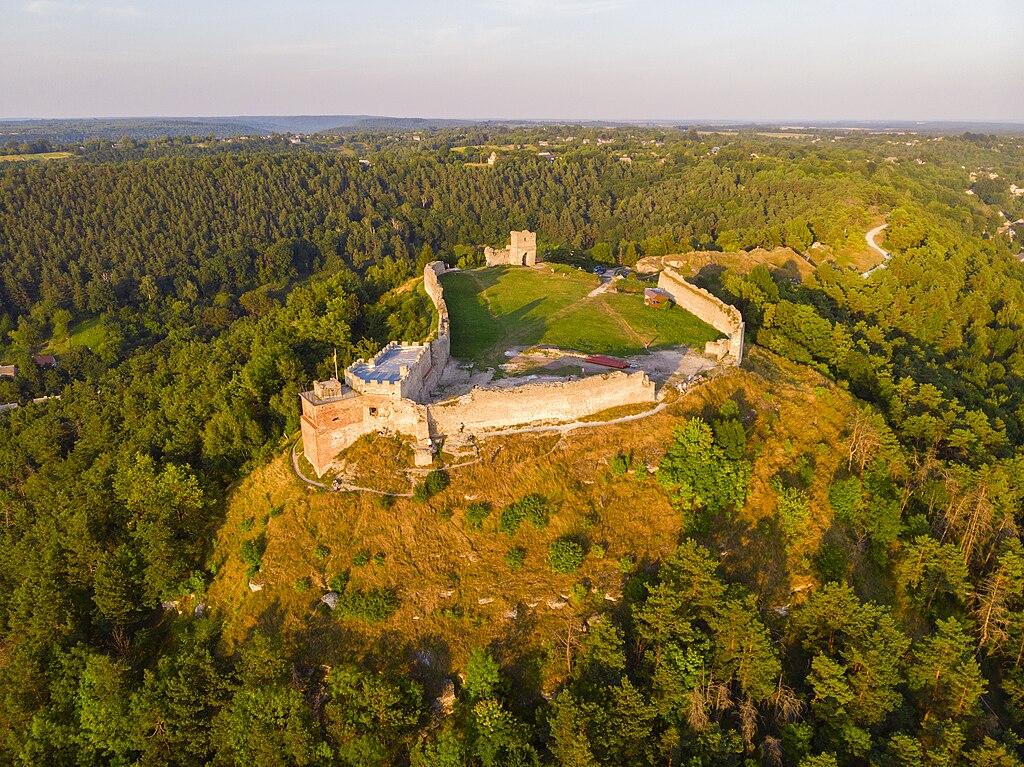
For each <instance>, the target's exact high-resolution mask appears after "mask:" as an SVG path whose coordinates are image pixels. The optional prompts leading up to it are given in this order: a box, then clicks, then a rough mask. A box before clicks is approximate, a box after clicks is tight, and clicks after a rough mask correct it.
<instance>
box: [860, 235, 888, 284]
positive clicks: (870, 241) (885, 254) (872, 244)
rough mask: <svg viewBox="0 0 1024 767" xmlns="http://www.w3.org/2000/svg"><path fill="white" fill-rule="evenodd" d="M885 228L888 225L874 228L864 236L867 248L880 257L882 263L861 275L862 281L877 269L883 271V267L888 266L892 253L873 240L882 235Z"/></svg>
mask: <svg viewBox="0 0 1024 767" xmlns="http://www.w3.org/2000/svg"><path fill="white" fill-rule="evenodd" d="M887 226H889V225H888V224H882V225H881V226H876V227H875V228H874V229H872V230H871V231H870V232H868V233H867V234H865V235H864V240H865V241H866V242H867V244H868V247H869V248H871V249H872V250H873V251H875V252H876V253H878V254H879V255H881V256H882V263H880V264H878V265H877V266H873V267H871V268H870V269H868V270H867V271H866V272H864V273H863V274H862V275H861V277H863V278H864V279H867V278H868V277H870V276H871V275H872V274H874V273H875V272H877V271H878V270H879V269H885V267H886V266H888V264H889V259H890V258H892V253H889V252H888V251H887V250H885V249H884V248H881V247H879V245H878V243H877V242H875V238H876V237H877V236H878V235H880V234H881V233H882V230H883V229H885V228H886V227H887Z"/></svg>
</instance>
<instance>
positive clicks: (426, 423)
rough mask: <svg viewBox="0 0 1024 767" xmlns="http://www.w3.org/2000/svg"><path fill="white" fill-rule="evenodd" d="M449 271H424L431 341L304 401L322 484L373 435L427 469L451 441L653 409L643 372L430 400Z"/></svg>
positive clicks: (438, 266)
mask: <svg viewBox="0 0 1024 767" xmlns="http://www.w3.org/2000/svg"><path fill="white" fill-rule="evenodd" d="M514 234H515V233H513V235H514ZM514 241H515V238H514V236H513V242H514ZM444 271H445V265H444V264H443V263H441V262H440V261H434V262H432V263H430V264H427V266H426V268H425V269H424V270H423V282H424V287H425V289H426V292H427V295H428V296H430V299H431V301H433V302H434V306H435V307H437V316H438V323H437V331H436V333H434V334H432V337H431V338H430V339H428V340H427V341H424V342H423V343H405V342H403V343H400V344H398V343H390V344H388V345H387V346H385V347H384V348H383V349H381V350H380V352H378V353H377V354H376V355H374V357H373V358H372V359H369V360H363V359H360V360H356V361H355V362H354V363H352V364H351V365H349V367H348V368H347V369H346V370H345V375H344V376H343V378H344V381H339V380H337V379H335V378H332V379H329V380H327V381H314V382H313V389H312V391H306V392H302V393H301V394H300V395H299V396H300V398H301V400H302V445H303V450H304V452H305V455H306V458H307V459H308V460H309V462H310V463H311V464H312V465H313V469H314V470H315V471H316V473H317V476H323V474H324V472H325V471H326V470H327V469H328V467H329V466H330V465H331V461H333V460H334V459H335V458H336V457H337V455H338V454H339V453H340V452H341V451H342V450H344V449H345V448H347V447H348V446H349V445H351V444H352V443H353V442H355V441H356V440H357V439H359V438H360V437H361V436H363V435H364V434H371V433H373V432H397V433H400V434H404V435H407V436H409V437H411V438H412V439H413V448H414V451H415V460H416V465H417V466H429V465H430V463H431V462H432V461H433V454H434V449H435V448H436V446H437V445H439V444H440V442H441V441H442V440H443V439H446V438H450V439H453V440H455V441H457V442H465V441H466V440H467V439H469V438H470V437H471V436H473V435H481V436H483V435H484V434H485V433H486V432H487V431H493V430H496V429H503V428H509V427H513V426H520V425H528V424H536V423H564V422H567V421H575V420H578V419H579V418H582V417H584V416H587V415H591V414H593V413H597V412H599V411H601V410H607V409H608V408H613V407H618V406H620V405H629V404H635V403H640V402H654V401H655V391H654V383H653V382H652V381H651V380H650V379H649V378H648V377H647V374H646V373H642V372H637V373H623V372H614V373H606V374H603V375H596V376H590V377H588V378H584V379H582V380H571V381H563V382H555V383H538V384H525V385H523V386H517V387H513V388H505V389H496V388H495V389H491V388H486V387H477V388H474V389H472V390H471V391H470V392H469V393H467V394H464V395H462V396H460V397H453V398H450V399H447V400H441V401H434V400H432V394H433V392H434V390H435V389H436V387H437V385H438V382H439V381H440V379H441V373H442V371H443V370H444V367H445V365H446V364H447V363H448V360H449V355H450V351H451V338H450V335H449V325H448V307H447V305H446V304H445V301H444V291H443V289H442V287H441V282H440V280H439V279H438V277H439V275H441V274H443V273H444Z"/></svg>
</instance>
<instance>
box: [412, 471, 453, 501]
mask: <svg viewBox="0 0 1024 767" xmlns="http://www.w3.org/2000/svg"><path fill="white" fill-rule="evenodd" d="M450 483H451V480H450V479H449V478H448V472H446V471H440V470H437V469H435V470H434V471H432V472H430V473H429V474H427V476H426V477H425V478H424V480H423V481H422V482H420V483H418V484H417V485H416V487H414V488H413V491H412V497H413V498H414V499H416V500H417V501H419V502H420V503H425V502H426V501H429V500H430V499H431V498H432V497H433V496H435V495H437V494H438V493H440V492H441V491H442V490H444V489H445V488H446V487H448V485H449V484H450Z"/></svg>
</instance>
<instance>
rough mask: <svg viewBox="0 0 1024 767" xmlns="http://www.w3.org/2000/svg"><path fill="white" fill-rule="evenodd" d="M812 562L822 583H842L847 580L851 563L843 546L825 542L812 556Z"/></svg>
mask: <svg viewBox="0 0 1024 767" xmlns="http://www.w3.org/2000/svg"><path fill="white" fill-rule="evenodd" d="M812 562H813V563H814V569H815V570H816V571H817V573H818V577H819V578H821V582H822V583H842V582H844V581H845V580H846V574H847V571H848V569H849V565H848V563H847V560H846V551H845V550H844V549H843V547H842V546H836V545H835V544H833V543H823V544H822V545H821V548H820V549H818V551H817V552H816V553H815V554H814V556H813V557H812Z"/></svg>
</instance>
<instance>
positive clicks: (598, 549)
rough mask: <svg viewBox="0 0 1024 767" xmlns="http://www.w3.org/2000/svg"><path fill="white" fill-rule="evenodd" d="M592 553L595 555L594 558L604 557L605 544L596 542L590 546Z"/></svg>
mask: <svg viewBox="0 0 1024 767" xmlns="http://www.w3.org/2000/svg"><path fill="white" fill-rule="evenodd" d="M590 553H591V554H593V555H594V559H604V546H602V545H601V544H600V543H595V544H594V545H593V546H591V547H590Z"/></svg>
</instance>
